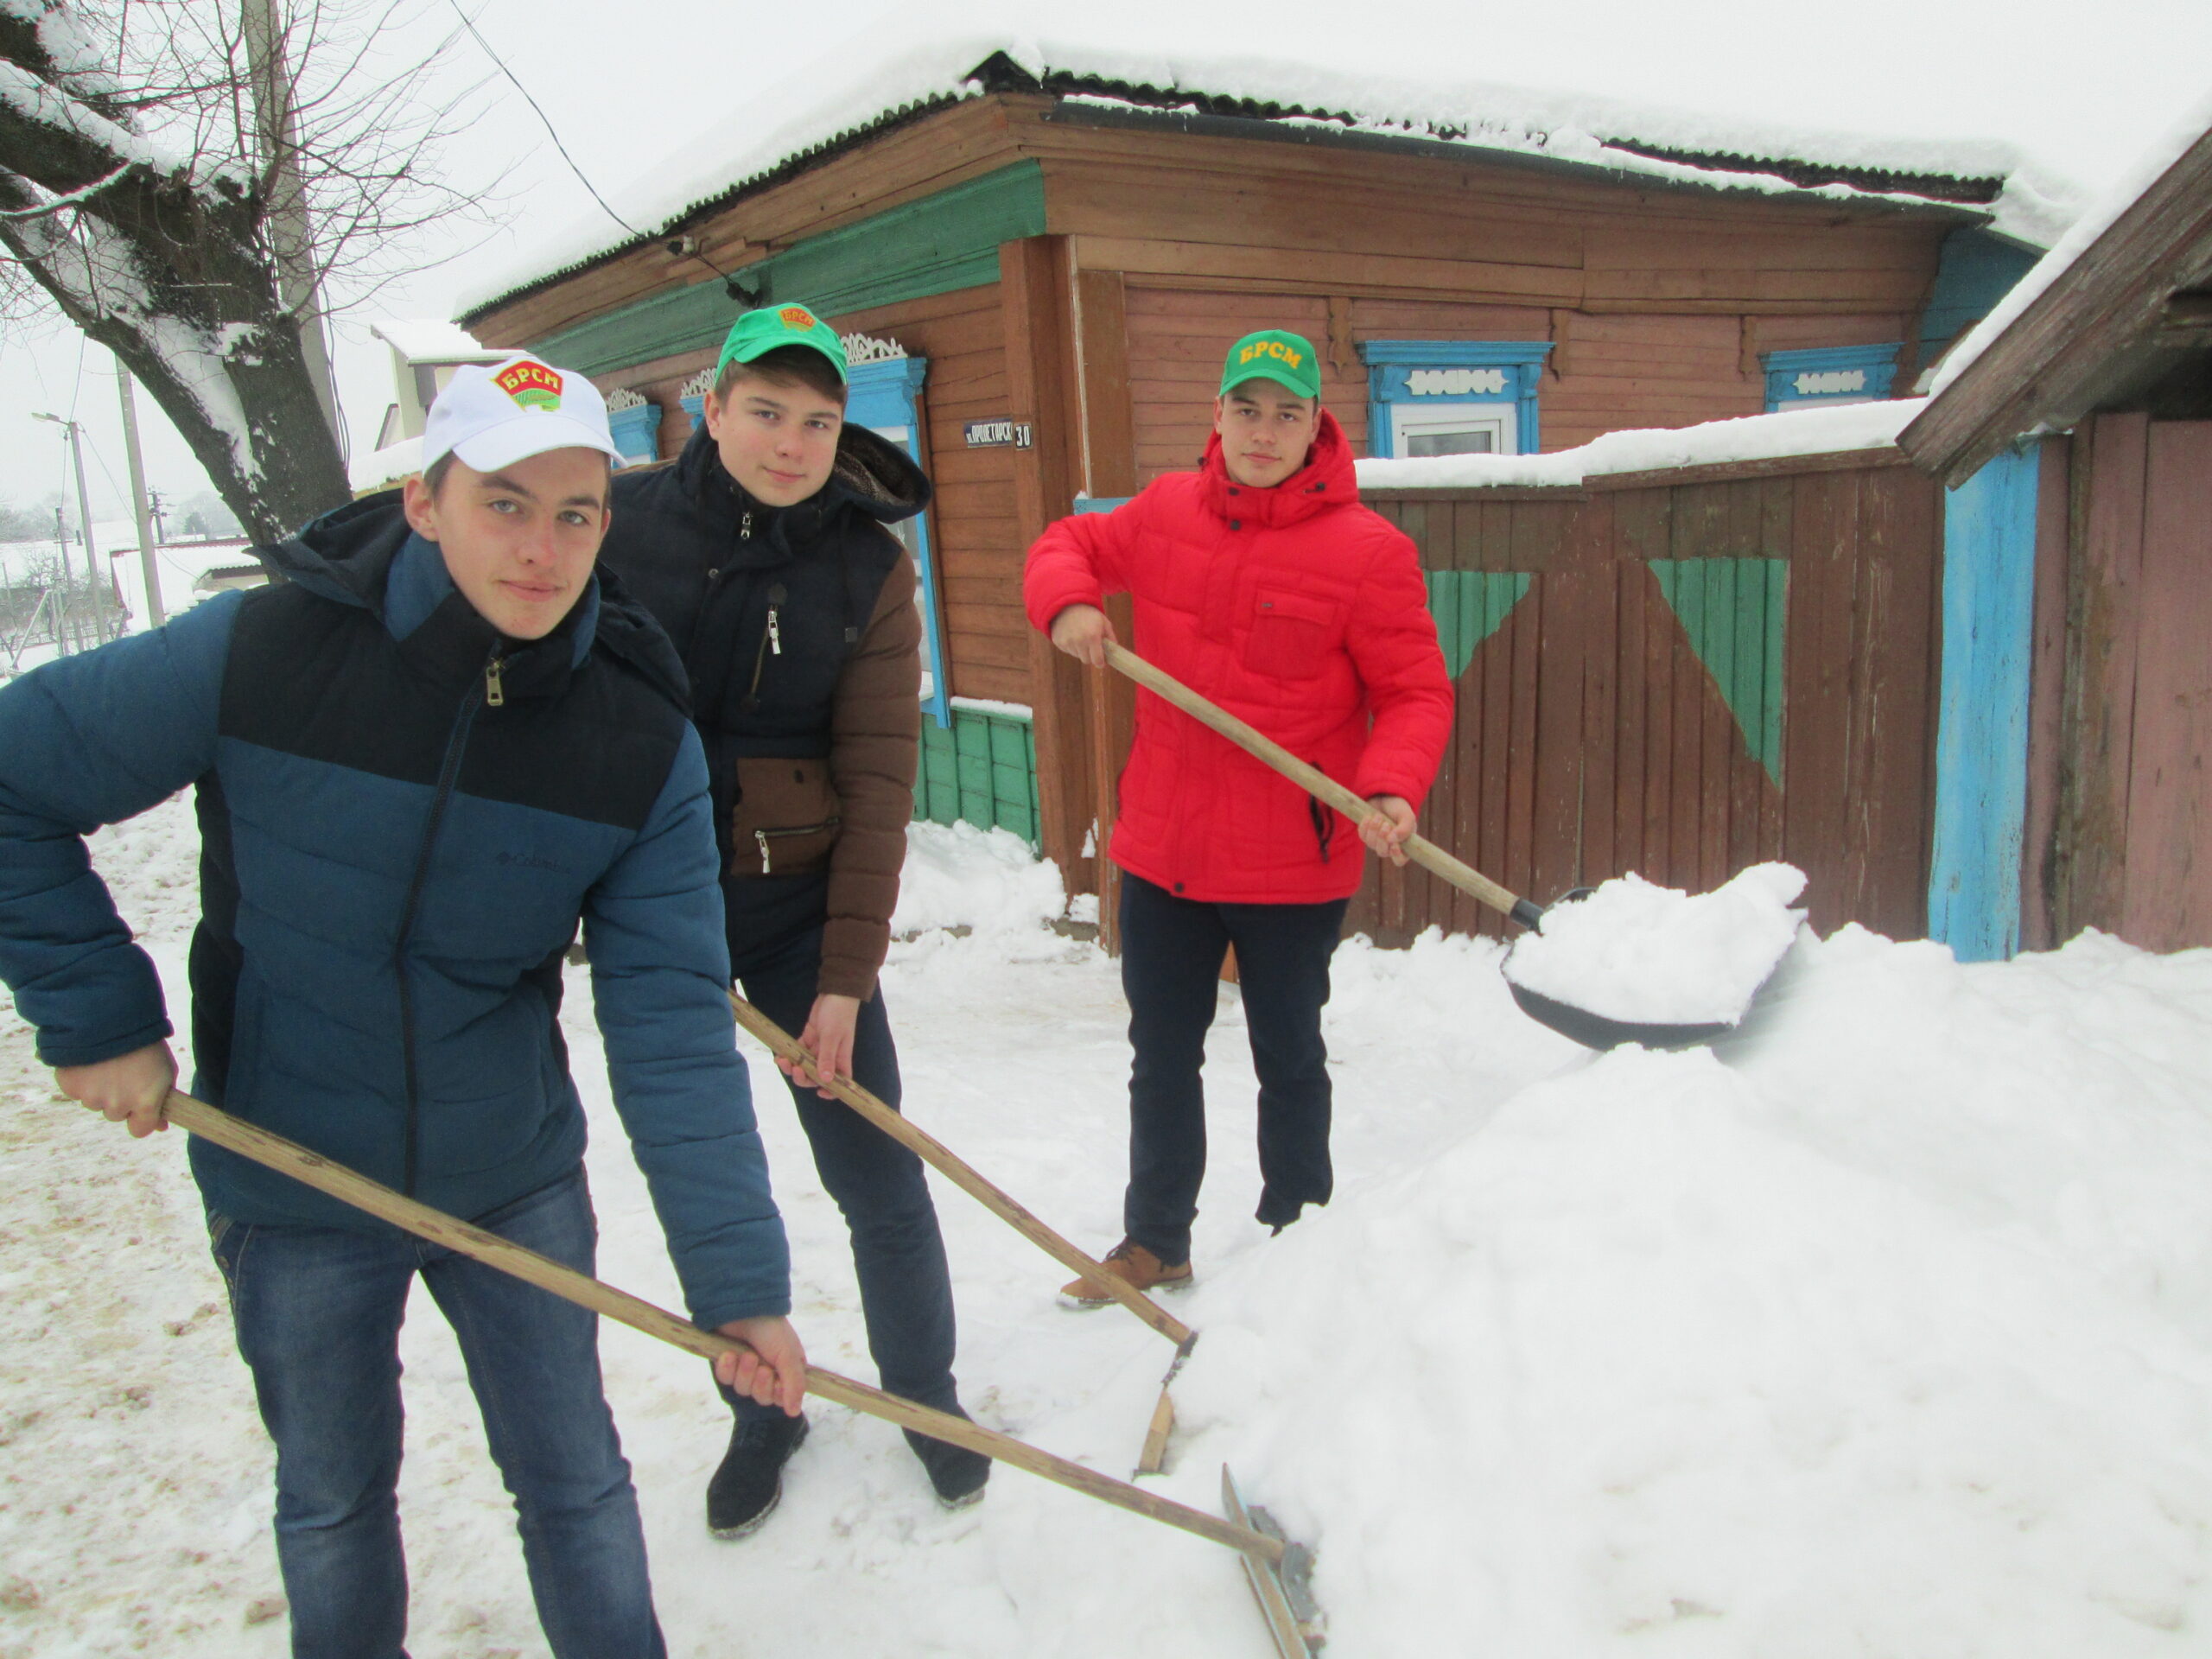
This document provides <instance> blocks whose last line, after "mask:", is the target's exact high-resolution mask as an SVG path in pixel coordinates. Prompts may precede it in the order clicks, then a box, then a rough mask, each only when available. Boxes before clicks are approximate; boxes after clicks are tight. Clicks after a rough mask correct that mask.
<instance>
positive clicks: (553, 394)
mask: <svg viewBox="0 0 2212 1659" xmlns="http://www.w3.org/2000/svg"><path fill="white" fill-rule="evenodd" d="M492 384H493V385H495V386H497V387H499V390H500V391H504V392H505V393H506V394H507V396H508V397H512V398H513V399H514V400H515V402H517V403H518V404H521V405H522V406H523V407H524V409H543V410H556V409H558V408H560V407H561V387H562V380H561V373H560V371H559V370H557V369H549V368H547V367H546V366H545V365H543V363H533V362H531V360H530V359H527V358H525V359H523V360H522V361H521V362H519V363H510V364H508V365H507V366H506V367H505V368H504V369H502V370H500V371H499V373H497V374H495V375H493V377H492Z"/></svg>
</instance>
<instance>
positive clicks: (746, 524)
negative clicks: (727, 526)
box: [737, 512, 753, 542]
mask: <svg viewBox="0 0 2212 1659" xmlns="http://www.w3.org/2000/svg"><path fill="white" fill-rule="evenodd" d="M737 539H738V540H739V541H741V542H749V541H751V540H752V539H753V515H752V514H751V513H749V512H747V513H741V514H740V515H739V517H738V520H737Z"/></svg>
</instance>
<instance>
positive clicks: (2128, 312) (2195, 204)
mask: <svg viewBox="0 0 2212 1659" xmlns="http://www.w3.org/2000/svg"><path fill="white" fill-rule="evenodd" d="M2207 283H2212V132H2207V133H2206V134H2205V135H2204V136H2203V137H2200V138H2199V139H2198V140H2197V141H2196V143H2194V144H2192V145H2191V146H2190V148H2189V149H2187V150H2185V151H2183V154H2182V156H2181V157H2180V158H2179V159H2178V160H2177V161H2176V162H2174V164H2173V165H2172V166H2171V167H2170V168H2167V170H2166V171H2165V172H2164V173H2163V174H2161V175H2159V176H2158V179H2157V180H2156V181H2154V182H2153V183H2152V185H2151V186H2150V188H2148V189H2146V190H2145V191H2144V193H2143V194H2141V195H2140V196H2139V197H2137V198H2136V200H2135V202H2134V204H2133V206H2132V207H2129V208H2128V209H2127V211H2126V213H2122V214H2121V215H2120V217H2119V218H2118V219H2114V220H2113V222H2112V224H2111V225H2109V226H2107V227H2106V229H2105V231H2104V233H2103V234H2102V235H2101V236H2099V237H2098V238H2096V240H2095V241H2094V242H2092V243H2091V244H2090V245H2088V247H2087V248H2085V249H2083V250H2082V252H2081V253H2080V254H2078V255H2077V256H2076V257H2075V259H2074V261H2073V263H2072V264H2069V266H2068V267H2067V268H2066V270H2064V271H2063V273H2062V274H2061V275H2060V276H2059V277H2057V278H2056V280H2055V281H2054V282H2053V283H2051V285H2050V287H2049V288H2047V289H2044V291H2043V292H2042V293H2041V294H2039V295H2037V296H2036V298H2035V300H2034V301H2033V302H2031V304H2030V305H2029V306H2028V307H2027V308H2026V309H2025V310H2024V311H2022V312H2021V314H2020V315H2018V317H2016V318H2014V319H2013V320H2012V323H2011V324H2010V325H2009V326H2008V327H2006V328H2005V332H2004V333H2002V334H1999V335H1998V337H1997V338H1996V339H1995V340H1992V341H1991V342H1990V344H1989V345H1988V346H1986V348H1985V349H1984V350H1983V351H1982V353H1981V355H1980V356H1979V357H1978V358H1976V359H1974V361H1973V362H1972V363H1970V364H1968V365H1967V366H1966V368H1965V369H1963V370H1962V371H1961V372H1960V374H1959V377H1958V378H1957V379H1955V380H1954V381H1953V382H1952V383H1951V384H1950V385H1948V386H1946V387H1945V388H1944V389H1943V390H1942V392H1940V393H1939V394H1937V395H1936V397H1935V398H1934V399H1933V400H1931V401H1930V402H1929V405H1928V407H1927V408H1926V409H1924V410H1922V411H1921V413H1920V414H1919V416H1917V417H1916V418H1915V420H1914V421H1913V423H1912V424H1911V425H1910V426H1908V427H1906V428H1905V429H1904V431H1903V432H1902V433H1900V434H1899V435H1898V437H1897V442H1898V445H1899V447H1900V448H1903V449H1904V452H1905V453H1906V454H1909V455H1910V456H1911V457H1912V459H1913V461H1914V463H1915V464H1916V465H1917V466H1918V467H1920V468H1921V469H1922V470H1923V471H1924V472H1927V473H1929V474H1934V475H1935V476H1936V477H1937V478H1939V479H1941V480H1942V481H1943V482H1944V483H1945V484H1947V485H1948V486H1952V487H1954V488H1955V487H1957V486H1959V485H1961V484H1962V483H1964V482H1965V481H1966V480H1967V479H1969V478H1971V477H1973V476H1974V474H1975V473H1977V472H1979V471H1980V469H1981V468H1982V467H1984V466H1985V465H1986V464H1987V463H1988V461H1990V460H1991V459H1992V458H1993V456H1995V455H1997V454H1999V452H2000V451H2002V450H2003V449H2005V448H2006V447H2007V446H2009V445H2011V444H2012V443H2013V442H2017V441H2018V440H2019V439H2020V438H2022V437H2024V436H2026V435H2029V434H2030V433H2032V432H2035V431H2037V430H2044V429H2065V428H2068V427H2070V426H2072V425H2074V424H2075V423H2076V422H2078V421H2080V420H2081V419H2082V417H2083V416H2086V415H2088V413H2089V412H2090V411H2091V410H2094V409H2096V408H2097V407H2099V406H2100V405H2101V404H2104V403H2105V402H2107V401H2108V400H2110V399H2112V398H2114V397H2120V396H2121V395H2123V394H2124V393H2125V392H2126V390H2127V389H2128V388H2130V387H2133V386H2138V385H2142V384H2144V383H2145V381H2146V380H2150V379H2155V378H2157V376H2158V373H2159V372H2160V370H2161V369H2162V368H2163V367H2167V366H2171V364H2172V363H2173V362H2174V361H2176V360H2177V359H2178V358H2179V356H2180V355H2181V354H2182V353H2183V351H2184V350H2186V349H2188V348H2189V347H2188V346H2184V345H2183V344H2182V343H2180V342H2178V341H2177V339H2176V338H2175V335H2174V333H2173V330H2172V329H2171V327H2170V317H2169V311H2168V308H2169V305H2170V302H2171V301H2172V300H2173V298H2174V296H2176V295H2177V294H2181V293H2186V292H2190V291H2191V290H2194V289H2200V288H2202V287H2203V286H2205V285H2206V284H2207Z"/></svg>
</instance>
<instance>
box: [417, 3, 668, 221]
mask: <svg viewBox="0 0 2212 1659" xmlns="http://www.w3.org/2000/svg"><path fill="white" fill-rule="evenodd" d="M447 3H448V4H450V5H451V6H452V7H453V15H454V16H456V17H458V18H460V19H461V27H462V28H463V29H467V31H468V33H469V36H470V38H471V39H473V40H474V41H475V42H476V44H477V45H479V46H480V47H481V48H484V55H485V56H486V57H487V58H489V59H491V60H492V67H493V68H495V69H497V70H498V71H499V73H501V74H503V75H505V77H506V78H507V79H508V81H509V83H510V84H511V85H512V86H513V87H514V89H515V91H517V92H520V93H521V94H522V99H523V102H524V103H525V104H527V105H530V107H531V109H532V110H533V111H536V112H537V118H538V120H540V121H541V122H543V124H544V126H545V135H546V137H549V138H550V139H552V141H553V148H554V149H557V150H559V151H560V152H561V159H562V160H563V161H564V162H567V163H568V164H569V172H571V173H573V174H575V175H576V182H577V183H578V184H581V185H582V186H583V188H585V189H587V190H588V191H590V192H591V199H592V200H594V201H595V202H597V203H598V204H599V207H600V211H601V213H605V214H606V215H607V217H608V218H609V219H613V221H614V222H615V223H616V224H617V225H620V226H621V227H622V228H623V229H624V230H626V231H627V232H630V234H631V235H632V236H643V235H644V234H645V232H643V231H641V230H639V228H638V227H637V226H634V225H632V223H631V222H630V221H629V220H628V219H625V218H623V217H622V215H621V214H620V213H616V212H615V211H614V210H613V208H612V207H608V206H607V198H606V197H605V196H602V195H601V194H599V189H598V187H597V186H595V185H594V184H593V183H592V181H590V180H589V179H588V178H586V177H585V176H584V170H583V168H581V167H578V166H577V165H576V158H575V156H571V155H569V147H568V146H567V145H566V144H564V143H562V142H561V135H560V133H559V131H558V130H556V128H555V127H554V125H553V118H551V117H550V116H549V115H547V114H546V113H545V111H544V110H543V109H542V108H540V107H539V105H538V102H537V99H534V98H532V97H531V95H530V88H529V87H527V86H524V85H523V84H522V82H521V80H520V79H518V77H517V76H516V74H515V72H514V71H513V70H512V69H510V68H508V67H507V65H506V60H505V59H503V58H501V57H500V56H499V54H498V53H497V52H495V51H493V49H492V43H491V41H487V40H486V39H485V38H484V36H483V34H482V32H481V31H480V30H479V29H477V27H476V24H475V22H474V21H473V20H472V19H471V18H470V17H469V15H468V14H467V12H465V11H463V10H461V0H447Z"/></svg>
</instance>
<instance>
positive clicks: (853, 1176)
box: [722, 876, 957, 1439]
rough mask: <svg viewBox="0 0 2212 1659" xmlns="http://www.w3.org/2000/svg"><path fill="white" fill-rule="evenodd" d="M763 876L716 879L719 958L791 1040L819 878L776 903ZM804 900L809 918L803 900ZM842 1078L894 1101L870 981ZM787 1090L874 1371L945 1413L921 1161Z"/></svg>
mask: <svg viewBox="0 0 2212 1659" xmlns="http://www.w3.org/2000/svg"><path fill="white" fill-rule="evenodd" d="M771 880H774V878H759V877H756V878H753V879H751V880H738V881H730V882H727V883H725V884H724V886H723V889H722V891H723V893H724V896H725V899H726V903H727V906H728V918H729V946H730V962H731V965H732V969H733V971H734V974H735V976H736V979H737V982H738V983H739V985H740V987H741V988H742V989H743V991H744V995H745V1000H746V1001H748V1002H750V1003H752V1004H753V1007H757V1008H759V1009H760V1012H761V1013H763V1014H766V1015H767V1016H768V1017H769V1018H770V1019H771V1020H774V1021H775V1022H776V1023H777V1024H778V1025H779V1026H781V1027H783V1028H784V1029H785V1031H788V1032H790V1033H791V1034H792V1035H793V1036H797V1035H798V1033H799V1032H801V1031H802V1030H804V1028H805V1026H806V1019H807V1015H808V1014H810V1013H811V1012H812V1011H813V1008H814V997H815V990H816V985H817V981H818V980H819V979H820V978H821V975H822V932H823V928H822V921H821V914H822V912H823V910H824V909H826V908H827V899H826V892H827V884H826V880H824V879H823V878H820V877H806V876H794V877H791V878H790V885H791V887H793V888H795V889H797V891H796V892H795V893H793V894H792V895H791V897H790V899H783V898H782V896H781V895H780V894H779V893H777V892H776V890H774V889H772V888H770V887H768V886H767V883H768V882H769V881H771ZM814 882H821V883H822V884H823V885H822V888H821V892H820V894H819V895H818V896H816V889H815V888H814V887H810V886H809V885H806V884H809V883H814ZM810 896H813V897H814V903H813V904H812V906H811V913H810V914H809V913H808V911H807V907H806V905H805V901H806V900H807V899H809V898H810ZM776 902H781V903H784V904H785V905H786V906H788V908H789V910H791V911H794V912H797V913H798V916H797V925H795V926H794V925H791V922H792V920H793V919H794V918H792V917H791V916H790V915H788V914H786V913H785V912H784V911H780V910H778V909H775V908H772V904H773V903H776ZM853 1078H854V1081H855V1082H856V1083H858V1084H860V1085H861V1088H863V1089H866V1090H868V1091H869V1092H870V1093H871V1094H873V1095H874V1096H875V1097H876V1098H877V1099H879V1100H880V1101H881V1102H882V1103H884V1104H885V1105H887V1106H888V1107H890V1108H891V1109H892V1110H893V1111H894V1112H895V1111H897V1110H898V1109H899V1092H900V1091H899V1051H898V1049H897V1047H896V1046H894V1045H893V1041H892V1038H891V1020H890V1016H889V1014H887V1012H886V1011H885V1008H884V1005H883V992H882V989H881V988H880V987H879V988H877V990H876V994H875V995H874V996H872V997H870V998H869V999H868V1001H865V1002H863V1003H861V1013H860V1024H859V1028H858V1030H857V1031H856V1032H855V1034H854V1039H853ZM791 1100H792V1103H794V1104H795V1105H796V1106H797V1107H798V1121H799V1126H800V1128H804V1130H805V1131H806V1139H807V1143H808V1145H809V1146H810V1147H811V1148H812V1149H813V1152H814V1167H815V1169H816V1171H817V1173H819V1174H820V1176H821V1177H822V1185H823V1187H824V1188H825V1189H826V1190H827V1191H828V1192H829V1196H830V1197H831V1198H834V1199H836V1202H837V1208H838V1209H839V1211H842V1213H843V1215H844V1217H845V1226H846V1229H847V1230H848V1231H849V1233H850V1234H851V1235H852V1241H853V1268H854V1272H855V1275H856V1276H857V1277H858V1279H859V1281H860V1291H861V1316H862V1318H863V1319H865V1320H866V1322H867V1325H868V1355H869V1357H871V1358H873V1359H874V1361H875V1369H876V1375H877V1376H879V1377H880V1379H881V1381H882V1383H883V1387H884V1389H886V1390H887V1392H889V1393H892V1394H895V1395H899V1396H900V1397H901V1398H904V1399H907V1400H914V1401H918V1402H920V1403H921V1404H923V1405H925V1406H935V1407H936V1408H938V1409H939V1410H941V1411H949V1410H951V1409H953V1408H954V1405H955V1402H956V1400H957V1394H956V1391H955V1388H954V1384H953V1377H952V1359H953V1351H954V1347H955V1344H956V1342H957V1330H956V1326H955V1321H954V1317H953V1307H952V1272H951V1269H950V1267H949V1266H948V1265H947V1263H946V1261H945V1255H944V1236H943V1235H942V1234H940V1233H939V1232H938V1224H937V1207H936V1205H934V1204H932V1203H931V1200H930V1189H929V1181H928V1179H927V1177H926V1176H925V1173H924V1171H923V1167H922V1160H920V1159H919V1158H918V1157H916V1156H915V1155H914V1154H912V1153H911V1152H909V1151H908V1150H907V1149H906V1147H902V1146H900V1145H899V1142H897V1141H893V1139H892V1138H891V1137H890V1136H889V1135H886V1134H885V1133H884V1132H883V1131H882V1130H881V1129H879V1128H876V1127H875V1126H874V1124H873V1123H870V1122H868V1120H867V1119H866V1118H864V1117H862V1116H861V1115H860V1114H859V1113H858V1112H856V1111H855V1110H854V1109H852V1108H851V1107H849V1106H848V1105H846V1104H845V1103H844V1102H842V1100H824V1099H823V1098H822V1097H821V1096H819V1095H817V1093H815V1091H814V1090H813V1088H812V1087H811V1086H809V1085H801V1084H792V1085H791ZM722 1397H723V1398H724V1399H725V1400H727V1401H728V1402H729V1403H730V1406H731V1408H732V1409H733V1410H734V1411H735V1412H736V1413H737V1414H738V1416H739V1417H740V1418H741V1419H748V1420H752V1419H759V1418H762V1417H768V1416H773V1415H776V1414H777V1409H776V1408H775V1407H773V1406H762V1405H756V1404H755V1403H754V1402H752V1401H751V1400H741V1399H740V1398H739V1397H738V1396H737V1395H734V1394H732V1393H730V1391H729V1390H728V1389H723V1390H722ZM909 1438H910V1439H911V1438H912V1437H911V1436H910V1437H909Z"/></svg>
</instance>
